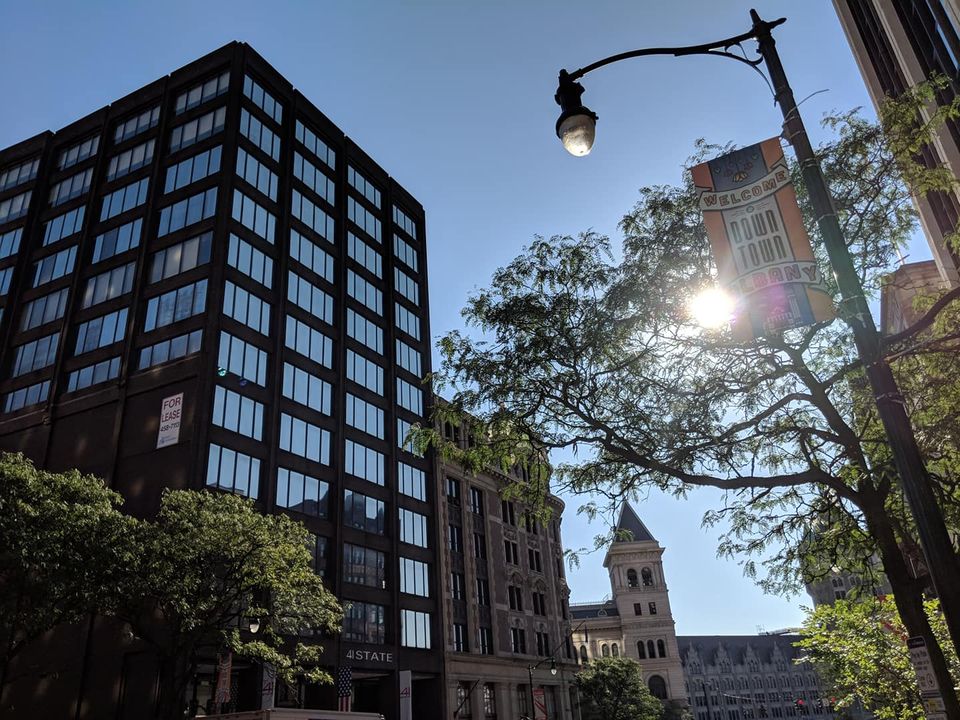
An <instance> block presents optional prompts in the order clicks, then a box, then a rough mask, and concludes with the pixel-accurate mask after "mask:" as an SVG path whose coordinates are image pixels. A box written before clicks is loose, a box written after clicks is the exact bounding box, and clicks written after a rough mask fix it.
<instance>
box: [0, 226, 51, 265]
mask: <svg viewBox="0 0 960 720" xmlns="http://www.w3.org/2000/svg"><path fill="white" fill-rule="evenodd" d="M22 237H23V228H22V227H18V228H14V229H13V230H8V231H7V232H5V233H0V260H3V259H5V258H8V257H10V256H11V255H15V254H16V252H17V251H18V250H19V249H20V238H22ZM44 244H46V243H44Z"/></svg>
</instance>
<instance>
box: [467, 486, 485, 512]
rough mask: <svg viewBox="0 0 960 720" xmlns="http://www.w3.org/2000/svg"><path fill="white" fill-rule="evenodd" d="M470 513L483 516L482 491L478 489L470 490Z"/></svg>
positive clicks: (472, 488)
mask: <svg viewBox="0 0 960 720" xmlns="http://www.w3.org/2000/svg"><path fill="white" fill-rule="evenodd" d="M470 512H472V513H476V514H477V515H483V490H481V489H480V488H477V487H471V488H470Z"/></svg>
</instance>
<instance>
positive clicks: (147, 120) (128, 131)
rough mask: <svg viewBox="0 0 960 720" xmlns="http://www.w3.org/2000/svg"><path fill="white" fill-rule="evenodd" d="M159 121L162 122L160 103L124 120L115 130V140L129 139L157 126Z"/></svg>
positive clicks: (118, 141)
mask: <svg viewBox="0 0 960 720" xmlns="http://www.w3.org/2000/svg"><path fill="white" fill-rule="evenodd" d="M158 122H160V106H159V105H157V106H156V107H153V108H150V109H149V110H144V111H143V112H142V113H140V114H139V115H134V116H133V117H132V118H129V119H127V120H124V121H123V122H122V123H120V124H119V125H117V129H116V130H114V132H113V142H114V143H120V142H123V141H124V140H129V139H130V138H132V137H134V136H135V135H139V134H140V133H142V132H146V131H147V130H149V129H150V128H152V127H156V126H157V123H158Z"/></svg>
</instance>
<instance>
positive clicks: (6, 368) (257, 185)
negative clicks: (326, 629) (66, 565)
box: [0, 43, 443, 718]
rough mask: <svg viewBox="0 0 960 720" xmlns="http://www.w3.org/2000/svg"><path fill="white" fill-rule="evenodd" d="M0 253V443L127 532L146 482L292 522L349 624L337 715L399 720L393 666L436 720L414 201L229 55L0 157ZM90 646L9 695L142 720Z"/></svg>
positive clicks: (244, 691) (95, 640) (86, 713)
mask: <svg viewBox="0 0 960 720" xmlns="http://www.w3.org/2000/svg"><path fill="white" fill-rule="evenodd" d="M0 256H2V257H0V304H2V317H0V335H2V338H3V345H2V348H3V349H2V355H3V357H2V363H3V365H2V384H0V412H2V414H0V448H2V449H4V450H19V451H22V452H24V453H25V454H26V455H27V456H29V457H30V458H32V459H33V460H34V461H36V462H37V463H38V464H40V465H42V466H45V467H48V468H50V469H53V470H62V469H67V468H73V467H76V468H80V469H81V470H83V471H86V472H92V473H96V474H97V475H100V476H102V477H104V478H105V479H106V480H107V482H108V484H109V485H110V486H111V487H113V488H115V489H116V490H118V491H119V492H121V493H122V494H123V495H124V497H125V498H126V508H127V510H128V511H129V512H131V513H133V514H136V515H141V516H148V515H150V514H151V513H154V512H155V511H156V509H157V507H158V503H159V499H160V494H161V491H162V490H163V489H164V488H208V489H214V490H216V491H218V492H232V493H238V494H241V495H245V496H248V497H251V498H254V499H255V500H256V501H257V505H258V507H259V508H261V509H262V510H263V511H264V512H267V513H272V512H288V513H290V514H291V515H293V516H294V517H296V518H297V519H299V520H301V521H303V522H304V523H305V524H306V525H307V527H308V528H309V529H310V530H311V532H313V533H314V534H315V535H316V547H315V557H316V568H317V571H318V572H319V573H321V574H322V575H323V576H324V577H325V578H326V580H327V583H328V585H329V587H330V588H331V589H332V590H333V591H334V592H335V594H336V595H337V596H338V597H339V598H340V599H341V600H342V601H344V603H348V604H349V605H350V609H349V610H348V611H347V614H346V620H345V622H344V628H343V633H342V635H341V636H340V637H339V638H336V639H331V640H327V641H326V642H325V645H326V653H327V658H328V660H329V666H330V668H331V669H333V668H336V667H339V666H350V667H351V668H352V674H353V682H354V687H355V690H356V692H355V700H354V708H355V709H356V710H371V711H376V712H381V713H383V714H384V715H386V716H387V717H388V718H394V717H397V715H398V712H399V710H398V708H399V700H398V690H399V681H400V673H401V671H405V670H409V671H411V672H412V677H413V693H412V694H413V714H414V717H417V718H434V717H436V718H439V717H440V716H441V714H442V706H441V698H442V696H443V692H442V688H443V679H442V668H443V657H442V646H443V643H442V640H441V634H440V633H441V629H440V622H439V613H438V592H437V587H438V586H437V577H436V573H435V572H434V567H435V560H436V552H437V535H436V528H435V525H434V521H433V516H434V512H433V511H434V506H435V503H436V494H435V493H434V492H433V490H432V487H433V483H434V477H433V471H432V464H431V462H432V461H431V460H430V459H429V458H423V457H418V456H416V455H414V454H413V453H411V452H409V451H408V450H407V449H404V448H403V447H401V444H402V442H403V439H404V436H405V433H406V431H407V429H408V428H409V426H410V424H411V423H414V422H417V421H420V420H422V419H423V418H424V413H425V412H426V407H425V405H426V403H427V402H428V398H429V394H428V390H427V389H426V388H425V387H424V386H423V385H422V384H421V379H422V378H423V377H424V375H425V374H426V373H428V372H429V371H430V348H429V338H430V328H429V318H428V313H427V308H428V303H427V257H426V244H425V234H424V212H423V208H422V207H421V206H420V204H419V203H418V202H417V201H416V200H415V199H414V198H413V197H412V196H411V195H410V194H409V193H407V192H406V191H405V190H404V189H403V188H402V187H401V186H400V185H398V184H397V183H396V182H395V181H394V180H393V179H392V178H391V177H390V176H389V175H388V174H387V173H386V172H385V171H384V170H383V169H382V168H381V167H380V166H379V165H377V164H376V163H375V162H374V161H373V160H371V159H370V158H369V157H368V156H367V155H366V154H365V153H364V152H363V151H362V150H361V149H360V148H359V147H357V146H356V145H355V144H354V143H353V142H351V141H350V140H349V139H348V138H347V137H346V136H345V135H344V134H343V132H342V131H341V130H339V129H338V128H337V127H336V126H334V125H333V124H332V123H331V122H330V121H329V120H328V119H327V118H326V117H325V116H324V115H323V114H322V113H321V112H320V111H319V110H318V109H317V108H316V107H315V106H314V105H313V104H311V103H310V102H309V101H308V100H307V99H306V98H304V97H303V96H302V95H301V94H300V93H299V92H297V91H296V90H295V89H294V88H293V87H292V86H291V84H290V83H289V82H288V81H286V80H285V79H284V78H283V77H281V76H280V75H279V74H278V73H277V72H276V71H275V70H274V69H273V68H272V67H270V65H268V64H267V63H266V62H265V61H264V60H263V59H262V58H261V57H260V56H259V55H258V54H257V53H256V52H254V51H253V50H252V49H251V48H250V47H248V46H247V45H245V44H242V43H231V44H230V45H227V46H225V47H223V48H221V49H219V50H217V51H215V52H213V53H211V54H210V55H207V56H206V57H203V58H201V59H199V60H197V61H195V62H193V63H191V64H189V65H187V66H186V67H184V68H182V69H180V70H178V71H176V72H174V73H173V74H171V75H170V76H169V77H165V78H162V79H160V80H157V81H156V82H154V83H151V84H150V85H148V86H146V87H144V88H141V89H140V90H137V91H136V92H134V93H132V94H130V95H128V96H126V97H124V98H122V99H120V100H117V101H116V102H114V103H113V104H111V105H110V106H109V107H105V108H103V109H101V110H98V111H97V112H95V113H93V114H91V115H88V116H87V117H84V118H83V119H81V120H78V121H77V122H75V123H73V124H71V125H70V126H68V127H66V128H63V129H62V130H59V131H57V132H56V133H53V132H44V133H42V134H40V135H37V136H36V137H33V138H31V139H29V140H25V141H24V142H21V143H19V144H17V145H14V146H13V147H10V148H7V149H5V150H3V151H0ZM177 410H179V411H180V412H179V413H178V412H177ZM178 418H179V419H178ZM112 632H113V629H112V628H111V627H110V625H109V623H108V622H106V621H103V620H97V621H95V622H93V623H92V624H91V626H90V627H89V628H87V627H84V628H77V629H76V630H75V632H74V631H71V632H69V633H60V634H59V635H58V636H57V637H56V638H52V639H51V640H50V643H49V644H48V645H46V646H44V647H43V648H40V649H38V650H37V652H35V653H33V654H32V655H29V654H28V658H27V659H25V660H24V662H41V664H46V665H49V666H50V668H49V671H48V672H46V673H45V679H44V680H43V686H42V689H41V690H38V687H40V686H39V685H37V684H36V683H34V684H32V685H31V684H29V683H28V684H24V685H20V686H17V687H15V688H13V689H12V691H10V692H8V696H9V698H10V701H11V702H15V703H17V705H18V707H19V708H20V709H21V711H22V710H24V709H25V708H27V707H31V706H32V704H34V703H41V704H42V705H43V707H38V708H37V711H38V712H41V714H42V715H43V716H46V717H71V718H73V717H78V718H79V717H130V718H133V717H137V718H139V717H146V716H147V714H146V711H145V710H144V707H145V706H148V705H149V704H150V703H151V702H152V698H153V693H155V692H156V688H155V683H154V681H153V678H154V677H155V671H156V667H155V662H153V660H152V659H151V656H150V654H149V652H148V651H147V650H146V649H145V648H142V647H139V646H138V645H137V644H136V642H132V643H130V642H127V643H123V642H121V643H120V644H118V641H117V638H116V637H114V635H113V634H112ZM38 658H39V660H38ZM204 667H205V666H203V665H202V664H201V672H200V673H199V674H198V678H197V688H196V690H197V693H198V696H199V698H200V699H201V704H202V699H203V697H205V696H206V694H209V691H210V688H209V682H210V681H211V679H212V667H207V668H206V670H208V671H209V672H206V671H205V670H204ZM205 672H206V674H205ZM258 672H259V671H258V669H257V668H253V667H250V668H245V667H244V666H243V665H242V664H239V663H238V665H237V669H236V678H235V686H236V692H235V700H236V707H237V708H238V709H243V708H255V707H257V705H258V704H259V701H260V695H259V680H258ZM37 682H39V681H37ZM191 692H192V690H191ZM38 693H39V694H38ZM284 697H285V698H286V699H287V700H288V701H289V702H296V701H297V700H300V701H302V702H304V703H305V704H306V705H307V706H312V707H326V708H335V707H336V705H337V701H336V697H335V691H334V690H333V689H323V690H317V689H315V688H294V689H292V690H289V691H285V695H284ZM78 703H79V705H80V711H79V713H78V711H77V706H78ZM31 709H32V707H31ZM44 713H45V714H44ZM37 716H38V717H39V716H40V715H37Z"/></svg>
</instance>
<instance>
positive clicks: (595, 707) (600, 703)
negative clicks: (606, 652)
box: [577, 657, 664, 720]
mask: <svg viewBox="0 0 960 720" xmlns="http://www.w3.org/2000/svg"><path fill="white" fill-rule="evenodd" d="M577 686H578V687H579V689H580V697H581V699H582V702H583V705H584V706H583V716H584V717H585V718H589V719H590V720H660V719H661V718H662V717H663V715H664V708H663V703H661V702H660V701H659V700H658V699H657V698H655V697H654V696H653V695H651V694H650V690H649V689H648V688H647V685H646V683H645V682H644V681H643V670H642V668H641V667H640V665H639V664H638V663H637V661H636V660H631V659H630V658H625V657H611V658H597V659H595V660H593V661H592V662H591V663H590V664H589V665H587V667H586V668H585V669H583V670H581V671H580V672H579V673H577Z"/></svg>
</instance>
